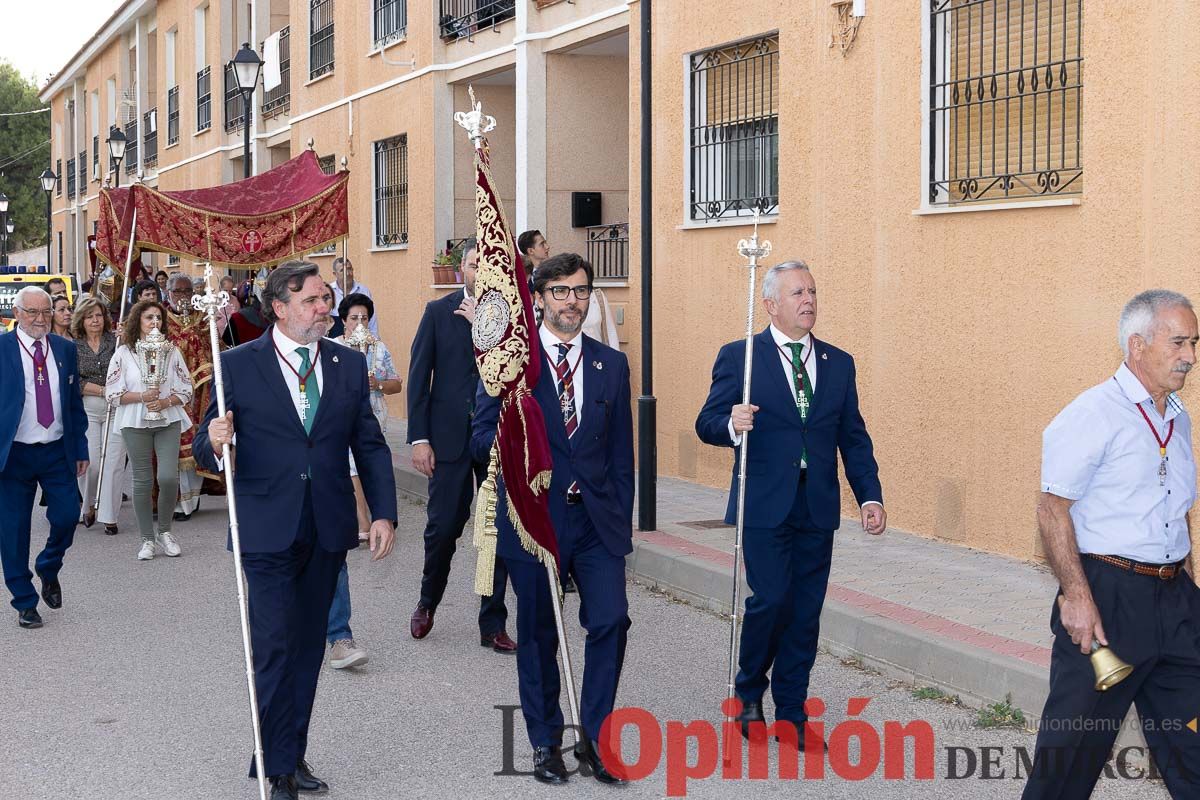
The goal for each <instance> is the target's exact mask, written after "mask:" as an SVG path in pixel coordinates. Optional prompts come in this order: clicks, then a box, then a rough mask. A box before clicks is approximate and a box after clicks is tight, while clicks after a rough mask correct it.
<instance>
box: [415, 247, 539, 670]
mask: <svg viewBox="0 0 1200 800" xmlns="http://www.w3.org/2000/svg"><path fill="white" fill-rule="evenodd" d="M478 261H479V253H478V251H477V249H476V247H475V243H474V242H473V241H472V242H468V243H467V245H466V248H465V252H464V253H463V260H462V271H463V283H464V284H465V286H464V287H463V291H461V292H457V291H455V292H451V293H450V294H448V295H446V296H445V297H443V298H440V299H438V300H434V301H433V302H431V303H429V304H428V305H427V306H425V314H424V315H423V316H422V317H421V324H420V325H418V326H417V335H416V337H415V338H414V339H413V343H412V357H411V358H410V359H409V366H408V441H409V442H410V443H411V444H412V462H413V466H414V467H415V468H416V469H417V471H418V472H420V473H421V474H422V475H424V476H425V477H427V478H429V503H428V504H427V505H426V510H427V512H428V514H429V517H428V522H426V524H425V570H424V573H423V574H422V576H421V599H420V600H419V601H418V602H417V607H416V609H415V610H414V611H413V613H412V618H411V619H410V620H409V632H410V633H411V634H412V637H413V638H414V639H424V638H425V637H426V636H428V635H429V631H430V629H432V628H433V615H434V612H435V611H437V607H438V603H440V602H442V595H444V594H445V592H446V582H447V581H448V580H449V579H450V560H451V559H452V558H453V557H454V550H455V547H456V544H457V542H458V539H459V537H460V536H462V532H463V526H464V525H466V523H467V517H468V516H469V515H470V513H471V498H472V497H473V496H474V493H475V487H476V486H477V485H479V484H480V483H482V482H483V479H484V478H485V477H486V473H487V462H486V460H485V461H477V460H476V459H474V458H472V457H471V448H470V447H469V445H470V437H471V417H472V415H473V414H474V408H475V387H476V386H477V385H478V383H479V370H478V369H477V367H476V366H475V348H474V345H473V344H472V343H471V323H473V322H474V321H475V268H476V265H477V264H478ZM507 580H508V571H507V570H506V569H505V568H504V564H503V562H502V561H501V560H500V559H496V569H495V572H494V573H493V580H492V587H493V589H492V594H491V596H489V597H482V598H480V604H479V643H480V644H481V645H483V646H484V647H490V648H492V649H493V650H495V651H496V652H498V653H515V652H516V651H517V644H516V642H514V641H513V640H512V639H510V638H509V636H508V633H507V632H506V631H505V629H504V626H505V623H506V622H507V621H508V609H507V608H505V606H504V584H505V582H506V581H507Z"/></svg>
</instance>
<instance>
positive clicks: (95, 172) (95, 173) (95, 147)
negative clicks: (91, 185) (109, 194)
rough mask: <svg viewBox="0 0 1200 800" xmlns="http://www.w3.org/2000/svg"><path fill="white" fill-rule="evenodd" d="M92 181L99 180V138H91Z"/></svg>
mask: <svg viewBox="0 0 1200 800" xmlns="http://www.w3.org/2000/svg"><path fill="white" fill-rule="evenodd" d="M92 180H94V181H99V180H100V137H99V136H93V137H92Z"/></svg>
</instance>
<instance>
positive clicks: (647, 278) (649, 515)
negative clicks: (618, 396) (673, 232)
mask: <svg viewBox="0 0 1200 800" xmlns="http://www.w3.org/2000/svg"><path fill="white" fill-rule="evenodd" d="M638 13H639V15H640V20H641V29H642V30H641V64H642V66H641V76H640V78H639V80H640V81H641V99H640V104H641V110H642V124H641V142H642V151H641V168H642V170H641V171H642V178H641V184H642V186H641V188H642V192H641V216H640V219H641V221H640V224H639V227H640V230H639V231H638V234H639V237H640V242H641V243H640V245H639V249H640V251H641V257H642V274H641V284H642V308H641V312H642V350H641V358H642V393H641V395H640V396H639V397H638V530H642V531H652V530H655V529H656V528H657V527H658V519H657V516H658V514H657V509H658V419H657V416H658V409H657V400H656V399H655V397H654V315H653V311H654V280H653V276H654V270H653V265H654V208H653V203H654V185H653V175H652V172H651V167H652V166H653V160H652V157H653V153H654V150H653V147H654V142H653V140H652V137H651V133H652V122H653V118H652V117H651V115H650V110H651V107H650V100H651V88H652V87H651V78H652V74H651V66H650V61H651V59H650V56H651V50H650V20H651V16H652V15H651V0H642V6H641V9H640V11H639V12H638Z"/></svg>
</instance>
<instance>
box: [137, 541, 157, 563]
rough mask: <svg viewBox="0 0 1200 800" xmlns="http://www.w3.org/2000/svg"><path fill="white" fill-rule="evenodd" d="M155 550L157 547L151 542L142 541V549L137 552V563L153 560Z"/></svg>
mask: <svg viewBox="0 0 1200 800" xmlns="http://www.w3.org/2000/svg"><path fill="white" fill-rule="evenodd" d="M157 550H158V547H157V546H156V545H155V544H154V542H153V541H152V540H150V539H143V540H142V549H141V550H138V561H149V560H150V559H152V558H154V554H155V552H156V551H157Z"/></svg>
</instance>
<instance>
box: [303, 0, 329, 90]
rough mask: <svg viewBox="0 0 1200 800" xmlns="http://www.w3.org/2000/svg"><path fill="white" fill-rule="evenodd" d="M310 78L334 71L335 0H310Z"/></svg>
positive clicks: (314, 78)
mask: <svg viewBox="0 0 1200 800" xmlns="http://www.w3.org/2000/svg"><path fill="white" fill-rule="evenodd" d="M308 30H309V35H308V79H309V80H316V79H317V78H319V77H321V76H322V75H324V74H325V73H327V72H333V0H310V3H309V9H308Z"/></svg>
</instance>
